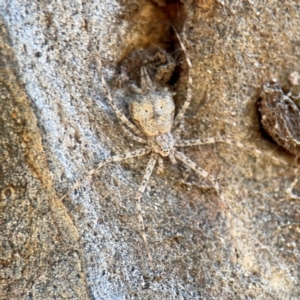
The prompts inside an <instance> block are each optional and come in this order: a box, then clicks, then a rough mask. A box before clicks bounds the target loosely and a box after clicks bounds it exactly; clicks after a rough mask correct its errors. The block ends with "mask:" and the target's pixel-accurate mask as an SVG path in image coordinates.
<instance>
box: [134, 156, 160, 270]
mask: <svg viewBox="0 0 300 300" xmlns="http://www.w3.org/2000/svg"><path fill="white" fill-rule="evenodd" d="M156 160H157V154H155V153H153V154H152V155H151V158H150V160H149V161H148V164H147V167H146V171H145V174H144V177H143V180H142V183H141V185H140V187H139V189H138V191H137V193H136V195H135V201H136V207H137V211H138V218H139V221H140V224H141V226H142V233H141V234H142V237H143V240H144V243H145V248H146V251H147V255H148V259H149V264H150V268H151V269H152V270H153V259H152V255H151V252H150V248H149V244H148V240H147V236H146V230H145V224H144V218H143V213H142V206H141V197H142V195H143V193H144V191H145V188H146V186H147V184H148V181H149V179H150V177H151V174H152V172H153V169H154V166H155V163H156Z"/></svg>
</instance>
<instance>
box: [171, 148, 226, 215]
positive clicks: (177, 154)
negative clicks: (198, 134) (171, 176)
mask: <svg viewBox="0 0 300 300" xmlns="http://www.w3.org/2000/svg"><path fill="white" fill-rule="evenodd" d="M174 156H175V157H176V158H177V159H179V160H180V161H182V162H183V163H184V164H186V165H187V166H188V167H190V168H191V169H193V170H194V171H196V172H197V173H198V174H200V175H201V176H202V177H204V178H207V179H208V180H209V181H210V182H211V183H212V185H213V187H214V188H215V190H216V192H217V193H218V195H219V197H220V199H221V201H222V202H223V204H225V206H226V208H227V210H228V211H230V207H229V205H228V204H227V202H226V199H225V197H224V194H223V192H222V190H221V188H220V186H219V184H218V182H217V180H216V179H215V177H214V176H212V175H210V174H209V173H208V172H206V171H205V170H203V169H202V168H200V167H199V166H198V165H197V164H196V163H194V162H193V161H192V160H190V159H189V158H188V157H186V156H185V155H184V154H183V153H181V152H179V151H174Z"/></svg>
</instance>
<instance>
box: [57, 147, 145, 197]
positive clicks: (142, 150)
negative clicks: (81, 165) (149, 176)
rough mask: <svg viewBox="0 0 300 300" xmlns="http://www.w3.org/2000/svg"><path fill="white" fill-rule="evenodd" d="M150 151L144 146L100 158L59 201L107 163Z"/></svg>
mask: <svg viewBox="0 0 300 300" xmlns="http://www.w3.org/2000/svg"><path fill="white" fill-rule="evenodd" d="M150 152H151V149H150V148H149V147H145V148H143V149H138V150H134V151H131V152H127V153H124V154H122V155H114V156H110V157H107V158H105V159H104V160H102V161H101V162H100V163H99V164H98V165H97V166H96V168H94V169H92V170H90V171H89V172H88V173H87V174H86V175H85V176H83V177H82V178H81V179H79V180H78V181H76V183H75V184H74V185H73V186H72V188H71V189H70V190H69V191H68V192H67V193H66V194H64V195H63V196H62V197H61V199H60V200H61V201H62V200H63V199H65V198H66V197H67V196H68V195H69V193H70V192H72V191H73V190H74V189H76V188H78V187H80V186H81V184H82V182H83V180H85V179H88V178H91V177H92V176H93V175H95V174H96V173H97V172H99V170H100V169H101V168H102V167H103V166H104V165H105V164H107V163H110V162H116V161H121V160H123V159H127V158H133V157H138V156H143V155H146V154H148V153H150Z"/></svg>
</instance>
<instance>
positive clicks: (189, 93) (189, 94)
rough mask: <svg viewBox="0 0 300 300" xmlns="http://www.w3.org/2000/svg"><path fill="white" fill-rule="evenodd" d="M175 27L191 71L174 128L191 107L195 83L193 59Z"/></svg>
mask: <svg viewBox="0 0 300 300" xmlns="http://www.w3.org/2000/svg"><path fill="white" fill-rule="evenodd" d="M172 27H173V30H174V32H175V34H176V36H177V39H178V41H179V43H180V46H181V48H182V50H183V52H184V55H185V58H186V62H187V64H188V67H189V73H188V88H187V95H186V99H185V101H184V103H183V105H182V107H181V108H180V110H179V112H178V114H177V116H176V117H175V120H174V123H173V128H175V127H176V126H177V125H178V124H179V123H180V121H181V119H182V118H183V116H184V114H185V112H186V110H187V108H188V107H189V105H190V102H191V99H192V91H191V86H192V84H193V77H192V73H193V66H192V63H191V60H190V58H189V56H188V54H187V50H186V47H185V45H184V43H183V42H182V40H181V37H180V35H179V34H178V32H177V30H176V29H175V27H174V26H172Z"/></svg>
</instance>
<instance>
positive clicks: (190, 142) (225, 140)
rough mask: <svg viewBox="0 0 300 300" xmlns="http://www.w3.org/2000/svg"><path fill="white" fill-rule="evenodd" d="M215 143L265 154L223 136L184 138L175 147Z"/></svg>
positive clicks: (279, 160) (279, 161) (272, 157)
mask: <svg viewBox="0 0 300 300" xmlns="http://www.w3.org/2000/svg"><path fill="white" fill-rule="evenodd" d="M216 143H225V144H227V145H231V146H235V147H237V148H242V149H244V150H247V151H249V152H253V153H255V154H258V155H264V156H265V155H266V154H265V153H263V152H262V151H260V150H258V149H255V148H253V147H248V146H245V145H243V144H242V143H240V142H233V141H231V140H230V139H228V138H225V137H210V138H206V139H196V140H185V141H179V142H176V143H175V147H190V146H199V145H206V144H216ZM267 156H268V157H270V158H271V159H272V160H274V161H275V162H277V163H280V164H282V165H284V166H289V167H291V165H290V164H289V163H287V162H285V161H283V160H281V159H278V158H276V157H275V156H273V155H272V154H267Z"/></svg>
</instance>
